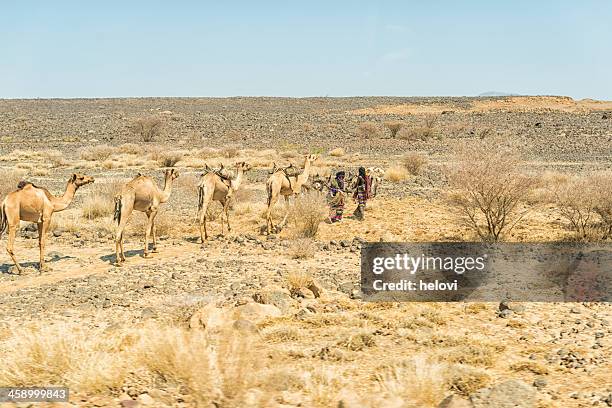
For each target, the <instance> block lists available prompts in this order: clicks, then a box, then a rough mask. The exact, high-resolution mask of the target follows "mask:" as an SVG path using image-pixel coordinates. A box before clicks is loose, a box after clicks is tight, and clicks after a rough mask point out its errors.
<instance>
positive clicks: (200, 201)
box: [198, 186, 206, 214]
mask: <svg viewBox="0 0 612 408" xmlns="http://www.w3.org/2000/svg"><path fill="white" fill-rule="evenodd" d="M204 188H205V187H204V186H198V214H200V212H201V211H202V207H203V206H204V195H205V193H206V192H205V191H204Z"/></svg>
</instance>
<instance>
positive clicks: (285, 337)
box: [261, 326, 301, 343]
mask: <svg viewBox="0 0 612 408" xmlns="http://www.w3.org/2000/svg"><path fill="white" fill-rule="evenodd" d="M261 335H262V337H263V338H264V339H265V340H266V341H268V342H273V343H282V342H286V341H296V340H299V339H300V337H301V336H300V330H299V329H298V328H296V327H292V326H280V327H267V328H265V329H264V330H262V333H261Z"/></svg>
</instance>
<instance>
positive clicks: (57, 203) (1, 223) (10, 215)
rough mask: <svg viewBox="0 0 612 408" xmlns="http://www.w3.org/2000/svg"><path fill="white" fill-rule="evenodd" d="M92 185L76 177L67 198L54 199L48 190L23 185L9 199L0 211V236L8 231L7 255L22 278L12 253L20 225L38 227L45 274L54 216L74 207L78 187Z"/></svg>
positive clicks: (63, 196) (70, 185)
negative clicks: (48, 236) (50, 228)
mask: <svg viewBox="0 0 612 408" xmlns="http://www.w3.org/2000/svg"><path fill="white" fill-rule="evenodd" d="M93 182H94V179H93V177H89V176H85V175H83V174H73V175H72V176H71V177H70V179H69V180H68V184H67V185H66V191H65V192H64V194H63V195H62V196H61V197H55V196H54V195H53V194H51V193H50V192H49V190H47V189H46V188H42V187H37V186H35V185H34V184H32V183H30V182H26V181H21V182H19V184H18V185H17V190H15V191H13V192H11V193H9V194H8V195H7V196H6V198H5V199H4V201H3V202H2V208H1V211H0V236H2V233H3V232H4V231H5V230H6V229H7V228H8V241H7V245H6V251H7V252H8V254H9V255H10V257H11V259H12V260H13V263H14V264H15V267H16V268H17V271H18V272H19V273H20V274H21V272H22V270H21V266H19V262H17V258H15V253H14V251H13V245H14V243H15V235H16V233H17V229H18V228H19V222H20V221H29V222H35V223H36V224H38V247H39V250H40V263H39V270H40V271H41V272H42V270H43V269H44V268H45V243H46V242H45V240H46V238H47V237H46V236H47V231H48V229H49V225H50V223H51V216H52V215H53V213H55V212H58V211H63V210H65V209H66V208H67V207H68V206H69V205H70V203H72V200H73V198H74V194H75V193H76V191H77V189H78V188H79V187H81V186H84V185H85V184H89V183H93Z"/></svg>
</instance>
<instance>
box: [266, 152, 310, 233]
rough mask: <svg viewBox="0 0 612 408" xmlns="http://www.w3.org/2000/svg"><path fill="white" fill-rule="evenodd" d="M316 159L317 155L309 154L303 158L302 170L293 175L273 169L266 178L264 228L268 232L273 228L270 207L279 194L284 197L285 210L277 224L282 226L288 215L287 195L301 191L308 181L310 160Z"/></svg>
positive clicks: (272, 206)
mask: <svg viewBox="0 0 612 408" xmlns="http://www.w3.org/2000/svg"><path fill="white" fill-rule="evenodd" d="M315 160H317V156H315V155H313V154H310V155H308V156H306V158H305V159H304V170H303V171H302V172H301V173H300V174H297V175H295V176H292V175H289V174H287V173H286V172H285V171H282V170H279V169H275V170H276V171H275V172H274V173H273V174H272V175H271V176H270V178H268V181H267V182H266V192H267V193H268V209H267V210H266V229H267V232H268V234H271V233H272V230H273V229H275V227H274V224H273V222H272V208H274V205H275V204H276V202H277V201H278V198H279V195H282V196H283V197H285V204H286V206H287V212H286V213H285V217H284V218H283V221H281V223H280V224H279V226H284V225H285V223H286V222H287V217H288V216H289V197H290V196H293V195H296V194H299V193H300V192H301V191H302V186H303V185H304V184H306V182H307V181H308V175H309V173H310V166H311V164H312V162H314V161H315Z"/></svg>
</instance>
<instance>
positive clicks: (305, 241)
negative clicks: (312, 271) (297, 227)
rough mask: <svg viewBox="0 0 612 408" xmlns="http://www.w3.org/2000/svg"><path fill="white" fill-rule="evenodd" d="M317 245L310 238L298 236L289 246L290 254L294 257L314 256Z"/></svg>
mask: <svg viewBox="0 0 612 408" xmlns="http://www.w3.org/2000/svg"><path fill="white" fill-rule="evenodd" d="M315 250H316V246H315V243H314V242H313V241H312V239H310V238H298V239H296V240H294V241H293V242H292V243H291V245H290V246H289V251H288V252H289V256H291V258H293V259H309V258H313V257H314V254H315Z"/></svg>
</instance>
